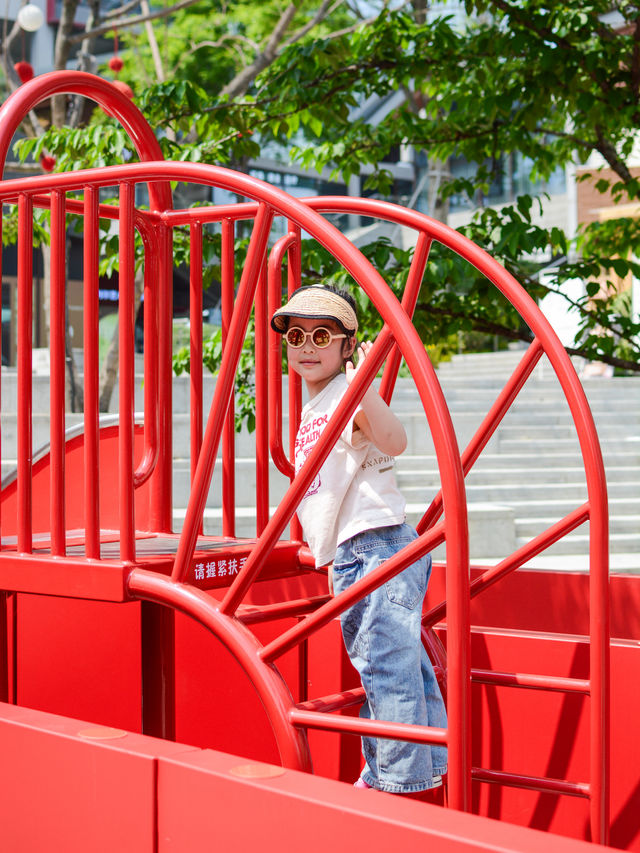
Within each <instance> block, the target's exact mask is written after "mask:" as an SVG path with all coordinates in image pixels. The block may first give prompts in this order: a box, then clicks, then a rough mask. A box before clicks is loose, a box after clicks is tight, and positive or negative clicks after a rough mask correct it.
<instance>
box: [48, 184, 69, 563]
mask: <svg viewBox="0 0 640 853" xmlns="http://www.w3.org/2000/svg"><path fill="white" fill-rule="evenodd" d="M66 236H67V235H66V211H65V196H64V193H63V192H61V191H60V190H56V191H55V192H52V193H51V315H50V325H49V352H50V386H49V395H50V403H51V408H50V413H49V417H50V422H49V436H50V442H51V483H50V501H51V507H50V524H51V553H52V554H53V556H54V557H61V556H64V554H65V553H66V541H65V490H64V480H65V477H64V468H65V451H64V428H65V393H64V380H65V328H66V322H65V321H66V318H65V287H66Z"/></svg>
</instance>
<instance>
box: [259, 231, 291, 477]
mask: <svg viewBox="0 0 640 853" xmlns="http://www.w3.org/2000/svg"><path fill="white" fill-rule="evenodd" d="M297 237H298V235H297V234H296V233H295V232H293V231H289V232H288V233H287V234H285V235H284V237H281V238H280V239H279V240H278V241H277V243H276V244H275V245H274V247H273V248H272V249H271V252H270V253H269V260H268V264H267V282H268V284H267V289H268V296H269V298H268V307H267V314H268V315H269V316H268V319H270V318H271V317H272V316H273V313H274V311H276V310H277V309H278V308H280V306H281V293H282V262H283V260H284V256H285V255H286V253H287V252H288V251H289V249H290V248H291V247H292V246H294V245H295V243H296V241H297ZM290 263H291V261H290ZM269 392H270V397H269V418H270V421H269V449H270V451H271V458H272V459H273V461H274V462H275V465H276V468H277V469H278V471H280V472H281V473H282V474H284V475H285V477H293V475H294V473H295V471H294V467H293V465H292V464H291V462H290V460H289V459H288V458H287V456H286V454H285V452H284V448H283V446H282V335H279V334H277V332H274V331H273V329H272V328H271V326H270V325H269Z"/></svg>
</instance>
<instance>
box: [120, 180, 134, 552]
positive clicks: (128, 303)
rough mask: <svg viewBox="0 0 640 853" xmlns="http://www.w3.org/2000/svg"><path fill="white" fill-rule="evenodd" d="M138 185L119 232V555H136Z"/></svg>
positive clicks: (130, 189)
mask: <svg viewBox="0 0 640 853" xmlns="http://www.w3.org/2000/svg"><path fill="white" fill-rule="evenodd" d="M134 194H135V187H134V185H133V184H131V183H122V184H120V219H119V225H120V233H119V245H120V251H119V275H118V279H119V298H118V344H119V354H120V365H119V387H118V391H119V406H120V411H119V425H120V428H119V438H118V448H119V449H118V461H119V470H118V491H119V501H120V503H119V510H120V559H121V560H125V561H131V562H134V561H135V558H136V545H135V520H134V503H133V425H134V424H133V421H134V382H135V372H134V333H135V316H134V308H133V306H134V295H135V282H134V279H135V243H134V227H133V210H134Z"/></svg>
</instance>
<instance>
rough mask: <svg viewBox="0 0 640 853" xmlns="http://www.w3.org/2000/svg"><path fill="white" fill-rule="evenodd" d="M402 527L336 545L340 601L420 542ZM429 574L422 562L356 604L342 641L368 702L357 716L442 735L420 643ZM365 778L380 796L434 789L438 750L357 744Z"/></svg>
mask: <svg viewBox="0 0 640 853" xmlns="http://www.w3.org/2000/svg"><path fill="white" fill-rule="evenodd" d="M417 535H418V534H417V533H416V531H415V530H414V529H413V528H412V527H410V526H409V525H407V524H398V525H393V526H391V527H380V528H377V529H375V530H366V531H365V532H364V533H359V534H358V535H357V536H354V537H353V538H351V539H348V540H347V541H346V542H343V543H342V544H341V545H338V549H337V551H336V556H335V560H334V564H333V587H334V592H335V594H336V595H337V594H338V593H340V592H343V591H344V590H345V589H348V588H349V587H350V586H351V584H353V583H355V581H357V580H359V579H360V578H362V577H364V575H366V574H368V573H369V572H371V571H372V570H373V569H375V568H376V567H377V566H379V565H380V564H381V563H383V562H384V561H385V560H388V559H389V557H391V556H393V554H396V553H397V552H398V551H399V550H400V549H401V548H403V547H404V546H405V545H407V544H408V543H409V542H412V541H413V540H414V539H416V538H417ZM430 574H431V557H430V555H426V556H425V557H423V558H422V559H420V560H418V561H417V562H416V563H413V564H412V565H410V566H408V567H407V568H406V569H405V570H404V571H403V572H401V573H400V574H399V575H396V576H395V577H393V578H391V580H389V581H387V583H386V584H383V586H381V587H379V588H378V589H376V590H375V591H374V592H372V593H371V594H370V595H368V596H367V597H366V598H364V599H363V600H362V601H359V602H357V603H356V604H354V606H353V607H351V608H350V609H349V610H347V611H345V612H344V613H343V614H342V616H341V617H340V622H341V625H342V636H343V638H344V643H345V646H346V649H347V652H348V654H349V657H350V658H351V663H352V664H353V665H354V667H355V668H356V669H357V670H358V673H359V674H360V678H361V680H362V686H363V687H364V690H365V694H366V700H365V703H364V705H363V707H362V709H361V711H360V716H361V717H366V718H369V719H375V720H385V721H388V722H396V723H412V724H414V725H420V726H437V727H442V728H446V725H447V713H446V711H445V707H444V702H443V701H442V695H441V693H440V688H439V687H438V683H437V681H436V678H435V675H434V672H433V667H432V666H431V662H430V661H429V658H428V656H427V653H426V652H425V650H424V646H423V645H422V639H421V621H420V620H421V616H422V602H423V599H424V596H425V593H426V591H427V583H428V580H429V575H430ZM362 752H363V755H364V759H365V768H364V770H363V772H362V778H363V779H364V781H365V782H367V784H369V785H371V786H372V787H374V788H378V789H379V790H381V791H390V792H392V793H396V794H399V793H411V792H414V791H424V790H427V789H428V788H432V787H433V784H434V776H438V775H442V774H444V773H446V772H447V750H446V747H443V746H432V745H430V744H416V743H408V742H406V741H396V740H389V739H386V738H367V737H363V738H362Z"/></svg>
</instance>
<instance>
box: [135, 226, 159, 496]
mask: <svg viewBox="0 0 640 853" xmlns="http://www.w3.org/2000/svg"><path fill="white" fill-rule="evenodd" d="M134 222H135V225H136V228H137V229H138V232H139V233H140V236H141V237H142V242H143V245H144V337H145V340H146V341H147V342H148V346H146V347H145V348H144V356H143V358H144V451H143V454H142V459H141V460H140V462H139V463H138V466H137V467H136V469H135V471H134V473H133V486H134V488H135V489H137V488H138V487H139V486H141V485H142V484H143V483H146V481H147V480H148V479H149V478H150V477H151V476H152V474H153V473H154V471H155V469H156V465H157V462H158V457H159V454H160V446H159V443H158V416H159V410H158V405H159V403H158V353H157V351H156V346H155V342H156V341H157V340H158V289H159V288H158V282H159V280H160V265H159V252H158V246H157V241H156V240H155V231H156V229H155V228H152V227H151V226H150V225H149V219H148V218H146V217H141V216H138V215H137V211H134ZM136 313H137V306H135V308H134V317H135V314H136ZM152 341H153V342H154V343H153V344H151V342H152ZM134 358H135V356H134Z"/></svg>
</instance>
